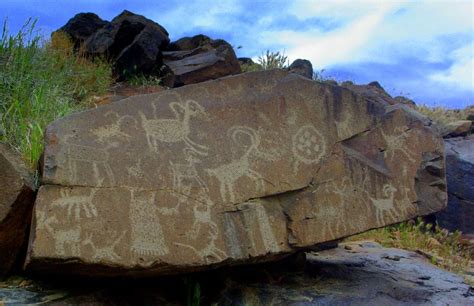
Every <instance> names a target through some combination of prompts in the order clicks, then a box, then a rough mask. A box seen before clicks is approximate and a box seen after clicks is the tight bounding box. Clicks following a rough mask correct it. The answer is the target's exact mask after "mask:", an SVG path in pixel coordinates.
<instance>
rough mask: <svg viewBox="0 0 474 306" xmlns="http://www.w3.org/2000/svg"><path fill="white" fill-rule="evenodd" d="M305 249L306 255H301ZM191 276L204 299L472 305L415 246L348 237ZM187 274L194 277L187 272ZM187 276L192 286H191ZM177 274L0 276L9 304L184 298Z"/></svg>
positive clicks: (2, 296)
mask: <svg viewBox="0 0 474 306" xmlns="http://www.w3.org/2000/svg"><path fill="white" fill-rule="evenodd" d="M300 255H303V254H300ZM298 259H299V260H298V261H296V264H295V261H293V262H291V261H290V260H283V261H281V262H278V263H273V264H265V265H257V266H248V267H239V268H238V269H217V270H213V271H206V272H203V273H199V274H194V275H192V279H193V282H194V284H200V288H201V296H200V297H201V305H364V306H365V305H472V304H474V291H473V290H472V288H470V286H469V285H468V284H466V283H464V282H463V279H462V277H460V276H458V275H455V274H453V273H450V272H447V271H444V270H442V269H439V268H437V267H435V266H433V265H432V264H430V263H429V262H428V260H427V259H426V258H424V257H423V256H422V255H419V254H417V253H415V252H408V251H404V250H398V249H392V248H383V247H381V246H380V245H379V244H377V243H374V242H368V241H365V242H347V243H344V244H341V245H340V246H339V247H338V248H337V249H332V250H325V251H322V252H318V253H313V252H312V253H308V254H307V256H306V259H305V258H304V256H299V257H298ZM190 278H191V277H190ZM193 282H192V283H191V286H192V285H193ZM188 296H189V291H188V293H187V294H186V284H184V283H183V278H182V277H180V276H179V277H170V276H168V277H162V278H153V281H150V279H148V278H145V279H143V280H141V279H140V280H132V279H130V280H119V281H115V282H114V281H112V280H107V281H105V282H102V283H101V282H97V283H93V282H92V283H91V282H90V281H80V282H65V281H64V279H61V281H60V283H57V282H56V283H55V282H52V281H51V279H50V278H48V279H45V280H44V281H41V282H40V281H39V280H38V279H36V280H35V281H32V280H23V279H21V278H13V279H11V280H10V279H9V280H7V281H6V282H4V283H2V282H0V302H4V303H5V304H6V305H10V304H11V305H26V304H27V305H32V304H35V305H36V304H46V305H188V304H189V302H188V303H187V301H186V298H187V297H188Z"/></svg>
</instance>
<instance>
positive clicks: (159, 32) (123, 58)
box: [84, 11, 169, 78]
mask: <svg viewBox="0 0 474 306" xmlns="http://www.w3.org/2000/svg"><path fill="white" fill-rule="evenodd" d="M168 44H169V38H168V32H167V31H166V30H165V29H164V28H163V27H162V26H161V25H159V24H158V23H156V22H153V21H152V20H150V19H147V18H145V17H143V16H141V15H136V14H134V13H131V12H129V11H123V12H122V13H121V14H120V15H118V16H117V17H115V18H114V19H113V20H112V21H111V22H110V23H108V24H107V25H106V26H104V27H102V28H101V29H99V30H98V31H96V32H94V33H93V34H92V35H91V36H90V37H89V38H88V39H87V40H86V41H85V43H84V48H85V51H86V52H87V53H88V54H91V55H93V56H102V57H107V58H109V59H111V60H113V61H114V69H115V72H116V74H117V75H118V76H119V77H121V78H123V77H124V76H127V75H129V74H134V73H143V74H151V73H153V72H157V71H158V70H159V68H160V67H161V65H162V61H161V60H162V59H161V50H163V49H164V48H166V46H167V45H168Z"/></svg>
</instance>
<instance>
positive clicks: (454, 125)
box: [440, 120, 472, 138]
mask: <svg viewBox="0 0 474 306" xmlns="http://www.w3.org/2000/svg"><path fill="white" fill-rule="evenodd" d="M471 129H472V121H471V120H458V121H453V122H450V123H448V124H446V125H443V126H441V127H440V132H441V135H442V136H443V137H444V138H450V137H459V136H467V135H468V134H470V133H471Z"/></svg>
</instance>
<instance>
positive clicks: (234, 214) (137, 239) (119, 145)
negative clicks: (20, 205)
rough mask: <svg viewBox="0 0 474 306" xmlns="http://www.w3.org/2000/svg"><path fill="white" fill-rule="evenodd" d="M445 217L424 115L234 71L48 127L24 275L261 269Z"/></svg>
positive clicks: (276, 74)
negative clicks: (385, 229) (381, 230)
mask: <svg viewBox="0 0 474 306" xmlns="http://www.w3.org/2000/svg"><path fill="white" fill-rule="evenodd" d="M445 204H446V183H445V174H444V148H443V142H442V139H441V138H440V137H439V136H438V135H437V134H436V133H435V132H434V131H433V130H432V129H431V127H430V122H429V121H427V120H426V119H425V118H423V117H421V116H420V115H418V114H416V113H414V112H413V111H412V110H410V109H408V108H406V107H404V106H402V105H390V104H388V103H379V102H377V101H376V100H375V99H369V98H367V97H365V96H363V95H359V94H357V93H355V92H353V91H351V90H349V89H345V88H342V87H339V86H333V85H328V84H322V83H318V82H315V81H312V80H308V79H305V78H303V77H301V76H298V75H295V74H290V73H288V72H284V71H281V70H273V71H264V72H255V73H246V74H241V75H238V76H233V77H227V78H222V79H218V80H214V81H209V82H205V83H200V84H195V85H189V86H185V87H182V88H178V89H173V90H168V91H165V92H160V93H155V94H150V95H143V96H134V97H129V98H127V99H124V100H121V101H118V102H116V103H113V104H110V105H105V106H102V107H99V108H96V109H93V110H89V111H86V112H82V113H78V114H74V115H71V116H69V117H66V118H63V119H61V120H58V121H56V122H54V123H52V124H51V125H50V126H49V127H48V129H47V131H46V149H45V158H44V167H43V186H42V187H41V188H40V191H39V194H38V198H37V201H36V205H35V210H34V222H33V226H32V234H31V241H30V247H29V252H28V258H27V263H26V266H27V268H28V269H30V270H33V271H43V272H50V273H52V272H53V270H54V272H56V273H76V274H87V275H97V276H104V275H110V276H112V275H158V274H170V273H183V272H189V271H196V270H202V269H208V268H211V267H217V266H222V265H234V264H246V263H254V262H257V261H271V260H275V259H278V258H281V257H284V256H287V255H289V254H291V253H293V252H295V251H296V250H300V249H305V248H309V247H312V246H314V245H317V244H319V243H323V242H326V241H332V240H336V239H339V238H342V237H345V236H349V235H352V234H355V233H358V232H362V231H365V230H368V229H371V228H375V227H381V226H385V225H388V224H392V223H396V222H400V221H403V220H406V219H409V218H413V217H415V216H417V215H425V214H429V213H433V212H435V211H438V210H440V209H442V208H443V207H445ZM58 267H60V269H56V268H58Z"/></svg>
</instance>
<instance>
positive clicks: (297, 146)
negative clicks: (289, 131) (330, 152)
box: [293, 124, 326, 164]
mask: <svg viewBox="0 0 474 306" xmlns="http://www.w3.org/2000/svg"><path fill="white" fill-rule="evenodd" d="M293 153H294V154H295V156H296V158H298V160H300V161H301V162H303V163H305V164H313V163H317V162H318V161H319V160H320V159H321V158H322V157H323V155H324V154H325V153H326V144H325V142H324V138H323V136H322V135H321V133H319V132H318V131H317V130H316V128H315V127H314V126H313V125H310V124H308V125H305V126H303V127H301V128H300V129H299V130H298V132H297V133H296V134H295V135H294V136H293Z"/></svg>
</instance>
